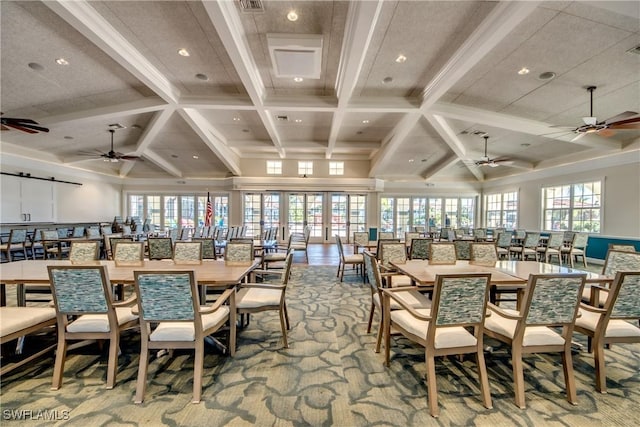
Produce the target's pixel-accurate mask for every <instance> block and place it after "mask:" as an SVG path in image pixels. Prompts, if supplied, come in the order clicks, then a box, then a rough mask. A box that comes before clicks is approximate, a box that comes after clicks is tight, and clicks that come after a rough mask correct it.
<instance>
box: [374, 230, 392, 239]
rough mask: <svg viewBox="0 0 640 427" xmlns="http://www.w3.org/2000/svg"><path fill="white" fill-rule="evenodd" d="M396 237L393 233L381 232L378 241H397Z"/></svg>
mask: <svg viewBox="0 0 640 427" xmlns="http://www.w3.org/2000/svg"><path fill="white" fill-rule="evenodd" d="M395 238H396V235H395V233H394V232H393V231H381V232H379V233H378V240H386V239H395Z"/></svg>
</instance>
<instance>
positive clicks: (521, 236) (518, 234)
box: [515, 228, 527, 240]
mask: <svg viewBox="0 0 640 427" xmlns="http://www.w3.org/2000/svg"><path fill="white" fill-rule="evenodd" d="M515 235H516V239H518V240H522V239H524V238H525V236H526V235H527V230H523V229H521V228H520V229H518V230H516V231H515Z"/></svg>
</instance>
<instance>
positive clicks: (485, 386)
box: [476, 345, 493, 409]
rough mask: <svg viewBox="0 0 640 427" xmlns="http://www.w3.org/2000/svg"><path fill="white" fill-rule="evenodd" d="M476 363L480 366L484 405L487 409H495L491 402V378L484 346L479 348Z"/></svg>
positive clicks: (479, 373) (479, 372) (479, 374)
mask: <svg viewBox="0 0 640 427" xmlns="http://www.w3.org/2000/svg"><path fill="white" fill-rule="evenodd" d="M476 363H477V364H478V378H479V380H480V391H481V392H482V404H483V405H484V407H485V408H487V409H491V408H493V403H492V402H491V389H490V388H489V377H488V375H487V364H486V363H485V360H484V349H483V345H480V346H479V347H478V353H476Z"/></svg>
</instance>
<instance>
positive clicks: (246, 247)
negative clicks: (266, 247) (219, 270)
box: [224, 241, 254, 265]
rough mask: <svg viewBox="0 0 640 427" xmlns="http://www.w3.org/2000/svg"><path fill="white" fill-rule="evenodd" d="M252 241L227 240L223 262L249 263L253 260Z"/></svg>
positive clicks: (232, 263)
mask: <svg viewBox="0 0 640 427" xmlns="http://www.w3.org/2000/svg"><path fill="white" fill-rule="evenodd" d="M253 257H254V253H253V241H251V242H250V243H244V242H228V243H227V247H226V248H225V250H224V262H225V264H227V265H250V264H251V263H252V262H253Z"/></svg>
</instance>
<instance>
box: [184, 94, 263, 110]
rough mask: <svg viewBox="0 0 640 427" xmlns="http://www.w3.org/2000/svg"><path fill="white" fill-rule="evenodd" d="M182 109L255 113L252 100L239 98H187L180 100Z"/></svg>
mask: <svg viewBox="0 0 640 427" xmlns="http://www.w3.org/2000/svg"><path fill="white" fill-rule="evenodd" d="M180 106H181V107H182V108H198V109H200V110H238V111H245V110H246V111H255V109H256V107H255V105H253V102H251V99H249V98H248V97H246V96H244V95H238V96H233V95H231V96H186V97H182V98H180Z"/></svg>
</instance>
